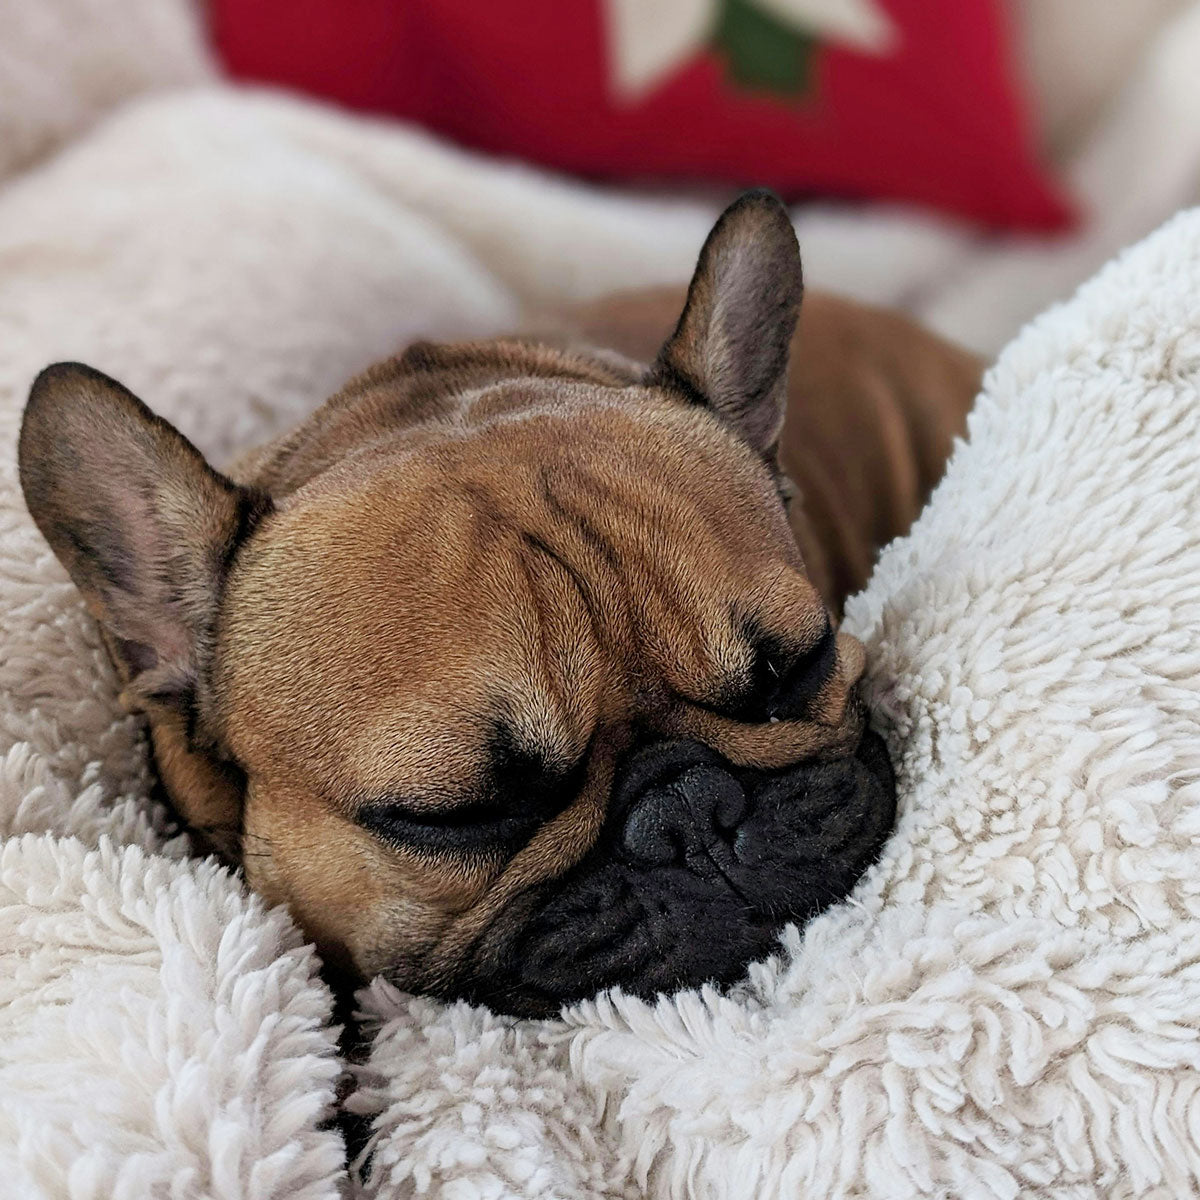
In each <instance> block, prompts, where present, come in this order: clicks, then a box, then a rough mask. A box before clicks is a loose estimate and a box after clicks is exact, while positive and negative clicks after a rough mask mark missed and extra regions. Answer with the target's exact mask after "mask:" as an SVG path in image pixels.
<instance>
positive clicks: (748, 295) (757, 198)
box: [646, 191, 804, 463]
mask: <svg viewBox="0 0 1200 1200" xmlns="http://www.w3.org/2000/svg"><path fill="white" fill-rule="evenodd" d="M803 293H804V281H803V274H802V272H801V269H800V247H799V246H798V245H797V243H796V233H795V230H794V229H793V228H792V222H791V219H790V218H789V217H788V214H787V209H785V208H784V207H783V205H782V204H781V203H780V202H779V200H778V199H777V198H776V197H775V196H774V195H772V194H771V193H770V192H766V191H755V192H747V193H746V194H745V195H743V196H742V197H740V198H739V199H738V200H735V201H734V203H733V204H731V205H730V206H729V207H728V208H727V209H726V210H725V211H724V213H722V214H721V218H720V220H718V221H717V223H716V225H714V226H713V229H712V232H711V233H710V234H709V235H708V238H707V240H706V241H705V243H704V246H703V247H702V248H701V250H700V258H699V261H698V262H697V263H696V272H695V274H694V275H693V276H692V282H691V286H690V287H689V288H688V295H687V303H686V304H685V305H684V309H683V314H682V315H681V316H680V318H679V323H678V325H676V327H675V332H674V333H672V334H671V336H670V337H669V338H668V339H667V341H666V343H665V344H664V345H663V347H662V349H661V350H660V351H659V354H658V358H657V359H656V360H655V362H654V364H653V366H652V367H651V368H650V372H649V375H648V376H647V380H646V382H648V383H650V384H652V385H656V386H658V387H663V388H666V389H667V390H668V391H673V392H675V393H677V394H678V395H680V396H682V397H683V398H685V399H687V400H689V401H691V402H692V403H696V404H702V405H704V406H705V407H706V408H709V409H711V410H712V411H713V412H715V413H717V414H718V415H719V416H720V417H721V418H722V419H723V420H724V421H725V422H726V423H727V424H728V425H729V426H730V427H731V428H733V429H734V430H735V431H736V432H737V433H738V434H739V435H740V436H741V438H742V439H743V440H744V441H745V442H747V443H748V444H749V445H750V446H751V447H753V449H755V450H757V451H758V452H759V453H760V454H761V455H762V456H763V457H764V458H765V459H767V460H768V462H772V463H773V462H774V459H775V444H776V442H777V441H778V439H779V431H780V429H781V428H782V426H783V413H784V407H785V405H786V403H787V371H788V351H789V349H790V347H791V342H792V334H793V333H794V332H795V330H796V322H797V319H798V318H799V315H800V300H801V297H802V295H803Z"/></svg>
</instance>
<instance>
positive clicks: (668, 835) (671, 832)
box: [623, 788, 686, 866]
mask: <svg viewBox="0 0 1200 1200" xmlns="http://www.w3.org/2000/svg"><path fill="white" fill-rule="evenodd" d="M678 808H679V801H678V798H677V797H676V796H673V795H672V794H671V792H670V791H668V790H667V789H665V788H659V789H656V790H655V791H653V792H647V793H646V795H645V796H643V797H642V799H641V800H640V801H639V802H638V803H637V804H636V805H634V808H633V811H632V812H631V813H630V814H629V816H628V817H627V818H626V821H625V833H624V839H623V840H624V842H625V848H626V850H628V851H629V852H630V853H631V854H632V855H633V856H634V857H635V858H638V859H640V860H641V861H642V862H645V863H650V864H652V865H654V866H665V865H666V864H667V863H671V862H674V861H675V860H676V859H677V858H682V857H683V855H684V853H685V851H686V845H685V843H684V841H683V833H684V831H683V830H682V829H681V828H680V827H679V821H678V813H677V810H678Z"/></svg>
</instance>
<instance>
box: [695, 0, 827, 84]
mask: <svg viewBox="0 0 1200 1200" xmlns="http://www.w3.org/2000/svg"><path fill="white" fill-rule="evenodd" d="M713 40H714V43H715V45H716V48H717V51H718V52H719V53H720V55H721V57H722V59H723V60H724V62H725V70H726V73H727V74H728V77H729V79H730V80H731V82H733V83H735V84H736V85H737V86H738V87H741V88H745V89H746V90H748V91H764V92H773V93H775V94H776V95H784V96H791V97H796V96H802V95H805V94H806V93H807V92H808V91H809V89H810V87H811V86H812V84H813V82H814V75H815V71H814V68H815V64H816V57H817V53H818V52H819V50H820V47H821V43H820V41H819V40H818V39H817V38H814V37H810V36H808V35H807V34H804V33H801V32H799V31H798V30H796V29H794V28H792V27H791V26H790V25H787V24H785V23H784V22H783V21H781V20H779V19H778V18H777V17H774V16H772V15H771V14H770V13H767V12H764V11H763V10H762V9H761V8H757V7H755V5H753V4H752V3H750V2H749V0H721V11H720V15H719V16H718V18H717V28H716V32H715V34H714V38H713Z"/></svg>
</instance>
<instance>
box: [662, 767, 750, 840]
mask: <svg viewBox="0 0 1200 1200" xmlns="http://www.w3.org/2000/svg"><path fill="white" fill-rule="evenodd" d="M676 786H677V787H678V788H679V789H680V791H681V792H682V793H683V796H684V799H685V800H686V801H687V804H688V808H689V809H690V810H691V812H692V815H693V817H694V818H695V822H696V825H697V826H699V827H704V826H709V827H712V826H715V827H716V828H717V829H719V830H721V831H722V832H723V833H728V832H729V831H730V830H731V829H735V828H736V827H737V826H738V824H739V823H740V822H741V820H742V818H743V817H744V816H745V815H746V793H745V792H744V791H743V790H742V785H741V784H740V783H738V781H737V780H736V779H734V777H733V776H732V775H730V774H729V772H728V771H721V770H716V769H714V768H712V767H692V768H691V769H690V770H687V771H685V772H684V773H683V774H682V775H681V776H680V777H679V783H678V784H677V785H676Z"/></svg>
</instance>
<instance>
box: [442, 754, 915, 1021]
mask: <svg viewBox="0 0 1200 1200" xmlns="http://www.w3.org/2000/svg"><path fill="white" fill-rule="evenodd" d="M895 807H896V793H895V777H894V774H893V771H892V766H891V762H890V761H889V759H888V755H887V751H886V748H885V747H884V744H883V740H882V739H881V738H880V737H879V736H878V735H877V734H875V733H872V732H867V733H866V734H865V735H864V737H863V738H862V740H861V741H860V743H859V745H858V747H857V748H856V750H855V752H854V753H853V754H852V755H848V756H846V757H843V758H839V759H834V760H830V761H814V762H806V763H801V764H799V765H797V766H794V767H791V768H788V769H785V770H781V771H756V770H753V769H747V768H738V767H735V766H733V764H731V763H729V762H728V761H727V760H726V759H724V758H723V757H722V756H721V755H720V754H718V753H717V752H716V751H715V750H712V749H711V748H709V747H707V746H704V745H701V744H700V743H698V742H694V741H673V742H662V743H656V744H653V745H650V746H646V747H643V748H642V749H640V750H639V751H637V753H635V754H634V755H633V756H632V757H631V759H630V760H629V761H628V762H627V763H626V765H625V768H624V770H623V772H622V774H621V777H620V779H619V781H618V784H617V787H616V789H615V791H614V795H613V803H612V805H611V807H610V813H609V817H608V820H607V821H606V823H605V827H604V830H603V832H602V834H601V837H600V839H599V840H598V842H597V844H596V845H595V846H594V847H593V849H592V850H591V851H590V852H589V854H588V855H587V856H586V857H585V858H584V859H583V860H582V861H581V862H580V863H579V864H577V865H576V866H575V867H574V868H573V869H572V870H571V871H570V872H568V873H567V874H566V875H565V876H563V877H561V878H559V879H556V880H552V881H548V882H546V883H544V884H540V885H538V886H537V887H534V888H532V889H530V890H529V891H528V892H526V893H524V894H523V895H522V896H521V897H519V898H518V900H517V901H516V902H515V903H514V904H512V905H511V906H509V908H508V909H507V910H506V911H505V913H504V914H503V916H502V917H501V918H499V919H498V920H497V921H496V922H495V923H494V924H493V925H492V927H490V928H489V929H488V931H487V932H486V933H485V934H484V936H483V937H482V938H481V939H480V940H479V942H478V943H477V944H476V946H475V947H474V951H473V953H472V956H471V962H470V965H469V968H468V972H467V975H468V978H467V979H465V980H464V981H463V984H462V986H460V987H456V988H454V989H452V990H451V994H453V995H455V996H463V997H466V998H468V999H471V1000H473V1001H476V1002H478V1003H483V1004H486V1005H488V1006H489V1007H492V1008H495V1009H497V1010H499V1011H503V1012H510V1013H514V1014H516V1015H522V1016H543V1015H549V1014H552V1013H553V1012H555V1011H557V1010H558V1009H559V1008H560V1007H561V1006H562V1005H563V1004H565V1003H570V1002H573V1001H576V1000H580V999H585V998H588V997H591V996H594V995H596V994H597V993H598V992H600V991H603V990H605V989H606V988H610V987H614V986H620V987H621V988H623V989H624V990H626V991H628V992H632V993H634V994H636V995H640V996H645V997H650V996H653V995H655V994H657V993H659V992H669V991H676V990H678V989H680V988H685V987H692V986H696V985H699V984H702V983H706V982H711V983H716V984H728V983H732V982H734V981H736V980H737V979H739V978H740V977H741V976H742V975H743V974H744V972H745V969H746V967H747V966H748V965H749V964H750V963H751V962H753V961H755V960H756V959H761V958H764V957H766V956H767V955H769V954H770V953H771V952H772V951H773V950H774V949H775V948H776V947H777V939H778V934H779V932H780V930H781V928H782V927H783V926H784V925H785V924H787V923H788V922H795V921H801V922H802V921H807V920H809V919H811V918H812V917H813V916H815V915H816V914H817V913H819V912H820V911H822V910H823V909H825V908H827V907H828V906H829V905H831V904H834V903H836V902H837V901H839V900H841V899H843V898H844V897H845V896H846V895H847V894H848V893H849V892H850V890H851V889H852V888H853V886H854V884H855V883H856V882H857V880H858V878H859V877H860V876H861V874H862V873H863V871H864V870H865V869H866V868H867V867H868V866H869V865H870V864H871V863H872V862H874V861H875V859H876V858H877V857H878V855H879V852H880V850H881V849H882V846H883V844H884V841H885V840H886V838H887V835H888V832H889V831H890V829H891V826H892V822H893V820H894V817H895Z"/></svg>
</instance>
